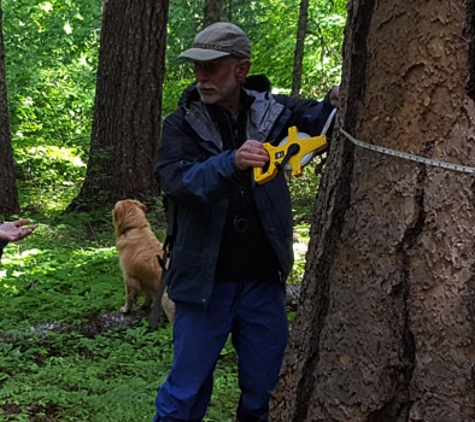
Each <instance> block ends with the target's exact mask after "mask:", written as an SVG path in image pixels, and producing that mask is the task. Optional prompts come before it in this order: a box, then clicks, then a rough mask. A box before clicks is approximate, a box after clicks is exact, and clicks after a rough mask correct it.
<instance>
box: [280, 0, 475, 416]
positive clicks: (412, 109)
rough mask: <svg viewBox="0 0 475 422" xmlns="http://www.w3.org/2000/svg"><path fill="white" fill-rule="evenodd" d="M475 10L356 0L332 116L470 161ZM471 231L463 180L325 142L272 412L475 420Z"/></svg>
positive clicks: (430, 152)
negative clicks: (304, 265) (336, 112)
mask: <svg viewBox="0 0 475 422" xmlns="http://www.w3.org/2000/svg"><path fill="white" fill-rule="evenodd" d="M474 17H475V2H474V1H473V0H470V1H466V2H462V1H455V2H443V3H442V2H439V1H436V0H428V1H423V2H421V1H419V2H418V1H413V2H406V1H403V0H386V1H377V0H364V1H356V0H352V1H351V2H350V4H349V9H348V24H347V28H346V31H347V32H346V39H345V50H344V66H343V68H344V75H343V83H342V99H343V104H342V109H341V110H340V116H339V124H340V125H341V126H342V127H344V128H345V129H346V130H347V131H349V132H351V133H353V134H355V135H356V137H357V138H359V139H362V140H366V141H370V142H371V143H374V144H377V145H381V146H384V147H388V148H392V149H395V150H399V151H404V152H410V153H412V154H417V155H420V156H425V157H430V158H434V159H436V160H444V161H449V162H453V163H457V164H464V165H467V166H470V165H471V166H473V165H474V163H475V124H474V123H475V107H474V101H473V100H474V98H473V97H474V91H473V80H474V76H473V75H474V66H475V65H474V61H473V58H474V51H475V50H474V26H473V23H474V22H475V21H474ZM467 81H468V84H467ZM474 239H475V182H474V176H473V175H472V174H466V173H462V172H457V171H450V170H444V169H441V168H438V167H436V166H430V165H426V164H420V163H415V162H412V161H409V160H405V159H401V158H396V157H393V156H388V155H383V154H379V153H377V152H372V151H368V150H366V149H363V148H361V147H356V146H354V145H353V144H352V143H350V142H349V141H348V140H345V139H344V138H343V137H342V136H336V139H334V140H333V142H332V146H331V151H330V157H329V162H328V164H327V170H326V173H325V176H324V178H323V182H322V185H321V187H320V191H319V197H318V200H317V209H316V214H315V220H314V224H313V226H312V229H311V240H310V244H309V251H308V254H307V258H308V262H307V271H306V275H305V278H304V283H303V286H302V295H301V303H300V305H299V309H298V312H297V317H296V321H295V323H294V327H293V331H292V338H291V341H290V344H289V348H288V351H287V356H286V360H285V362H284V366H283V373H282V378H281V384H280V386H279V388H278V390H277V391H276V393H275V399H274V400H273V401H272V417H271V420H272V421H274V422H275V421H282V422H284V421H285V422H314V421H315V422H316V421H321V422H346V421H351V422H360V421H365V422H393V421H394V422H402V421H411V422H412V421H414V422H415V421H427V422H429V421H430V422H446V421H450V422H471V421H474V420H475V389H474V382H475V376H474V371H473V363H474V361H475V346H474V341H473V338H474V335H475V323H474V308H473V304H474V303H475V288H474V282H475V254H474V243H475V242H474Z"/></svg>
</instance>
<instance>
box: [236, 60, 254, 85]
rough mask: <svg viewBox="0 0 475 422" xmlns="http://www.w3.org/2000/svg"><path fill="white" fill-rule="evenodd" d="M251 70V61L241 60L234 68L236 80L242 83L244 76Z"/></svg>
mask: <svg viewBox="0 0 475 422" xmlns="http://www.w3.org/2000/svg"><path fill="white" fill-rule="evenodd" d="M250 68H251V61H250V60H249V59H243V60H241V61H240V62H239V64H238V65H237V66H236V78H237V80H238V82H244V79H246V76H247V74H248V72H249V69H250Z"/></svg>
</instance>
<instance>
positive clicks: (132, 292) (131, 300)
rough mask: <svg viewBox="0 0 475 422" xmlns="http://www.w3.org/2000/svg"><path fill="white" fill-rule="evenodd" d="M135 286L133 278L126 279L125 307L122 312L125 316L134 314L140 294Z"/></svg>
mask: <svg viewBox="0 0 475 422" xmlns="http://www.w3.org/2000/svg"><path fill="white" fill-rule="evenodd" d="M135 284H136V282H135V280H134V279H133V278H129V277H126V278H125V305H124V306H123V307H122V308H121V310H120V311H121V312H123V313H124V314H128V313H129V312H132V311H133V309H134V305H135V301H136V300H137V294H138V291H137V289H136V287H135Z"/></svg>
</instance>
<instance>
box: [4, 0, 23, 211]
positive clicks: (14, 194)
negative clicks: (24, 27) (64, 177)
mask: <svg viewBox="0 0 475 422" xmlns="http://www.w3.org/2000/svg"><path fill="white" fill-rule="evenodd" d="M5 73H6V72H5V45H4V43H3V12H2V2H1V0H0V215H1V216H10V215H12V214H15V213H18V212H19V203H18V190H17V185H16V180H15V169H14V165H13V151H12V137H11V133H10V122H9V120H8V101H7V84H6V75H5Z"/></svg>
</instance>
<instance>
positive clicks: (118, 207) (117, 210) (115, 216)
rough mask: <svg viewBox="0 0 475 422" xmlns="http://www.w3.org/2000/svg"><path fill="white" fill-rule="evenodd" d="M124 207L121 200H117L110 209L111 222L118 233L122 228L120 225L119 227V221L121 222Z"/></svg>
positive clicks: (123, 215) (123, 216) (124, 211)
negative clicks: (111, 209)
mask: <svg viewBox="0 0 475 422" xmlns="http://www.w3.org/2000/svg"><path fill="white" fill-rule="evenodd" d="M125 208H126V207H125V206H124V203H123V202H117V204H115V207H114V209H113V211H112V223H113V224H114V227H115V228H116V229H117V231H118V232H119V233H120V231H121V230H122V227H120V226H121V225H122V224H121V222H122V223H123V221H124V218H125V214H126V209H125Z"/></svg>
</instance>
